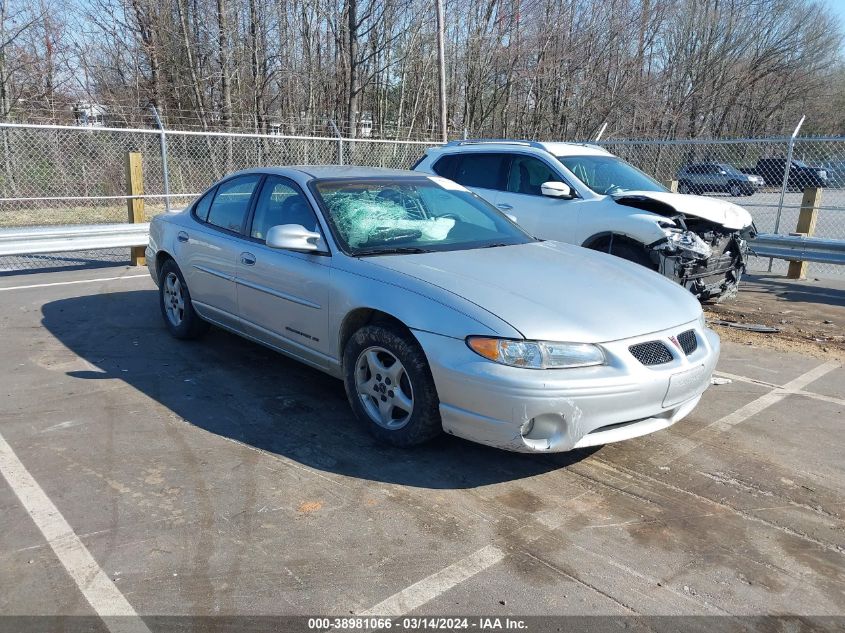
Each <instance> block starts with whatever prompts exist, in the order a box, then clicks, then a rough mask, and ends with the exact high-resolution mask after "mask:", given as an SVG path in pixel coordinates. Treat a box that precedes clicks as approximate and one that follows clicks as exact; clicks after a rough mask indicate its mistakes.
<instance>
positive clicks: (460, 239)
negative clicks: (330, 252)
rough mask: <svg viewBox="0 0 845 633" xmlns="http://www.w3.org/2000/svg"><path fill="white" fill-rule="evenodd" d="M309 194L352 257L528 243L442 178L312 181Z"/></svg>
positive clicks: (496, 215)
mask: <svg viewBox="0 0 845 633" xmlns="http://www.w3.org/2000/svg"><path fill="white" fill-rule="evenodd" d="M312 191H313V192H314V194H315V195H316V196H317V199H318V202H319V203H320V206H321V207H322V209H323V211H324V213H325V215H326V218H327V219H328V221H329V224H330V225H331V228H332V233H333V234H334V236H335V239H336V240H337V241H338V242H339V244H340V246H341V248H342V249H343V250H344V251H345V252H347V253H349V254H350V255H353V256H363V255H384V254H391V253H393V254H396V253H420V252H428V251H455V250H466V249H472V248H485V247H491V246H509V245H513V244H525V243H528V242H531V241H534V238H532V237H530V236H529V235H528V234H527V233H525V232H524V231H523V230H522V229H520V228H519V227H518V226H517V225H516V224H514V223H513V222H511V221H510V220H509V219H508V218H507V217H505V216H504V215H502V214H501V213H500V212H499V211H497V210H496V209H495V208H494V207H492V206H491V205H489V204H488V203H487V202H484V200H482V199H481V198H479V197H478V196H477V195H475V194H474V193H471V192H469V191H467V190H466V189H464V188H463V187H461V186H460V185H457V184H455V183H453V182H452V181H450V180H446V179H444V178H439V177H422V178H354V179H336V180H317V181H314V182H313V183H312Z"/></svg>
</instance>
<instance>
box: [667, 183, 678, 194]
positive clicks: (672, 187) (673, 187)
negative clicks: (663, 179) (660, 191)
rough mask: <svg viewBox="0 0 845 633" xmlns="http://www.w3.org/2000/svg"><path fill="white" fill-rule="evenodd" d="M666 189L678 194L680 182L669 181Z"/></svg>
mask: <svg viewBox="0 0 845 633" xmlns="http://www.w3.org/2000/svg"><path fill="white" fill-rule="evenodd" d="M666 187H667V188H668V189H669V191H671V192H672V193H678V181H677V180H669V181H668V182H667V183H666Z"/></svg>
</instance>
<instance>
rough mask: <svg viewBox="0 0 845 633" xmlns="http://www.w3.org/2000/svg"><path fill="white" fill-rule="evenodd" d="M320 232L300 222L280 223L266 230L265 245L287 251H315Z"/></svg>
mask: <svg viewBox="0 0 845 633" xmlns="http://www.w3.org/2000/svg"><path fill="white" fill-rule="evenodd" d="M320 237H321V236H320V234H319V233H315V232H314V231H309V230H308V229H306V228H305V227H304V226H302V225H301V224H280V225H279V226H274V227H271V228H270V230H269V231H267V240H266V243H267V246H269V247H270V248H279V249H284V250H288V251H316V250H317V249H318V246H317V242H319V241H320Z"/></svg>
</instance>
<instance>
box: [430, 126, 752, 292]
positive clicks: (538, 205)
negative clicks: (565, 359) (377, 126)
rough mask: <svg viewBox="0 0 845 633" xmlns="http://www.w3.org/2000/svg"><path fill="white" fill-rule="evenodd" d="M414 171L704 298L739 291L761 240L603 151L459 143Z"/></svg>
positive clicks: (738, 222) (746, 219)
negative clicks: (751, 243) (751, 249)
mask: <svg viewBox="0 0 845 633" xmlns="http://www.w3.org/2000/svg"><path fill="white" fill-rule="evenodd" d="M414 169H415V170H416V171H421V172H425V173H430V174H436V175H438V176H443V177H445V178H449V179H451V180H454V181H455V182H457V183H459V184H461V185H463V186H465V187H467V188H469V189H471V190H472V191H474V192H476V193H477V194H478V195H480V196H482V197H483V198H485V199H486V200H487V201H489V202H491V203H492V204H494V205H495V206H496V207H498V208H499V209H500V210H502V211H503V212H505V213H507V214H508V215H510V216H511V217H512V218H514V219H515V220H516V221H517V222H519V224H520V225H521V226H522V227H523V228H524V229H526V230H527V231H528V232H529V233H531V234H532V235H534V236H536V237H540V238H545V239H550V240H557V241H560V242H569V243H571V244H577V245H580V246H585V247H587V248H591V249H594V250H598V251H604V252H607V253H611V254H613V255H617V256H619V257H622V258H624V259H628V260H631V261H633V262H636V263H638V264H642V265H643V266H646V267H648V268H651V269H653V270H656V271H658V272H660V273H661V274H663V275H665V276H666V277H669V278H670V279H673V280H674V281H677V282H678V283H680V284H681V285H682V286H684V287H685V288H687V289H689V290H690V291H691V292H692V293H693V294H694V295H695V296H696V297H698V298H699V299H701V300H706V299H724V298H726V297H729V296H732V295H733V294H734V293H736V289H737V285H738V284H739V280H740V277H741V276H742V273H743V272H744V271H745V266H746V258H747V251H748V246H747V243H746V240H748V239H750V238H753V236H754V235H755V233H756V230H755V228H754V224H753V222H752V219H751V215H750V214H749V213H748V211H746V210H745V209H743V208H742V207H740V206H737V205H735V204H732V203H730V202H727V201H724V200H717V199H713V198H705V197H702V196H692V195H683V194H678V193H672V192H670V191H669V190H668V189H666V187H664V186H663V185H661V184H660V183H659V182H657V181H656V180H654V179H653V178H651V177H650V176H647V175H646V174H644V173H643V172H641V171H640V170H638V169H636V168H635V167H633V166H631V165H629V164H628V163H626V162H625V161H623V160H622V159H620V158H618V157H616V156H614V155H613V154H611V153H609V152H607V151H605V150H604V149H602V148H601V147H598V146H595V145H582V144H575V143H541V142H536V141H510V140H491V141H487V140H465V141H453V142H451V143H448V144H446V145H443V146H440V147H434V148H431V149H429V150H427V152H426V154H425V156H423V158H421V159H420V160H419V161H418V162H417V164H416V165H415V166H414Z"/></svg>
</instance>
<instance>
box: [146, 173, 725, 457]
mask: <svg viewBox="0 0 845 633" xmlns="http://www.w3.org/2000/svg"><path fill="white" fill-rule="evenodd" d="M147 262H148V265H149V269H150V274H151V275H152V277H153V280H155V282H156V284H158V286H159V289H160V304H161V311H162V315H163V317H164V322H165V324H166V326H167V328H168V329H169V330H170V332H171V333H172V334H173V335H174V336H176V337H177V338H194V337H198V336H200V335H201V334H202V333H203V332H204V331H205V330H206V329H207V328H208V326H209V324H214V325H216V326H219V327H222V328H225V329H227V330H231V331H232V332H235V333H237V334H240V335H242V336H244V337H246V338H249V339H251V340H254V341H257V342H259V343H262V344H264V345H266V346H268V347H271V348H273V349H275V350H278V351H279V352H282V353H284V354H287V355H288V356H291V357H293V358H295V359H297V360H300V361H302V362H303V363H307V364H308V365H311V366H312V367H315V368H317V369H319V370H322V371H324V372H326V373H329V374H331V375H333V376H336V377H338V378H341V379H343V381H344V383H345V386H346V393H347V395H348V397H349V403H350V405H351V406H352V409H353V411H354V412H355V415H356V417H357V418H358V419H359V420H361V421H362V422H363V423H364V424H365V425H366V426H367V428H369V430H370V431H371V432H372V433H373V434H375V435H376V436H377V437H378V438H379V439H381V440H383V441H386V442H389V443H391V444H393V445H397V446H410V445H413V444H418V443H420V442H423V441H425V440H428V439H430V438H432V437H434V436H435V435H437V434H438V433H440V432H442V431H444V430H445V431H446V432H447V433H451V434H454V435H457V436H460V437H464V438H467V439H470V440H473V441H475V442H480V443H483V444H489V445H492V446H497V447H499V448H503V449H508V450H513V451H524V452H534V451H537V452H545V451H567V450H570V449H573V448H579V447H584V446H592V445H597V444H605V443H608V442H615V441H618V440H623V439H627V438H632V437H637V436H640V435H643V434H646V433H651V432H653V431H657V430H659V429H664V428H666V427H668V426H669V425H671V424H673V423H675V422H677V421H678V420H680V419H681V418H683V417H684V416H685V415H687V414H688V413H689V412H690V411H691V410H692V409H693V408H694V407H695V406H696V404H697V403H698V401H699V399H700V397H701V394H702V392H703V391H704V390H705V389H706V388H707V386H708V385H709V384H710V376H711V373H712V371H713V368H714V366H715V364H716V360H717V359H718V355H719V339H718V337H717V335H716V334H715V333H714V332H712V331H711V330H709V329H707V328H706V327H705V325H704V320H703V316H702V312H701V307H700V305H699V303H698V302H697V301H696V300H695V298H694V297H693V296H692V295H691V294H689V293H688V292H686V291H685V290H684V289H683V288H681V287H679V286H677V285H675V284H673V283H672V282H671V281H669V280H668V279H666V278H664V277H662V276H661V275H659V274H657V273H655V272H652V271H650V270H647V269H645V268H643V267H641V266H636V265H633V264H631V263H630V262H626V261H624V260H621V259H619V258H616V257H611V256H609V255H605V254H602V253H598V252H594V251H590V250H587V249H583V248H579V247H577V246H570V245H566V244H560V243H556V242H548V241H541V240H537V239H535V238H533V237H531V236H529V235H528V234H526V233H525V232H524V231H523V230H522V229H520V228H519V227H518V226H517V225H516V224H514V223H513V222H512V221H511V220H510V219H509V218H508V217H506V216H505V215H503V214H501V213H500V212H499V211H497V210H496V209H495V208H493V207H491V206H490V205H489V204H488V203H486V202H484V201H483V200H482V199H481V198H479V197H478V196H477V195H475V194H473V193H471V192H469V191H467V190H466V189H464V188H463V187H461V186H460V185H457V184H455V183H454V182H452V181H449V180H445V179H443V178H439V177H435V176H425V175H422V174H419V173H414V172H405V171H397V170H385V169H371V168H361V167H337V166H323V167H287V168H260V169H251V170H247V171H242V172H238V173H235V174H232V175H230V176H228V177H226V178H225V179H223V180H221V181H220V182H218V183H216V184H215V185H214V186H213V187H211V188H210V189H209V190H208V191H206V192H205V193H204V194H203V195H202V196H200V197H199V198H198V199H197V200H196V201H195V202H194V203H193V204H191V205H190V207H188V208H187V209H185V210H184V211H182V212H179V213H171V214H165V215H160V216H158V217H156V218H155V220H154V221H153V222H152V225H151V228H150V243H149V247H148V248H147Z"/></svg>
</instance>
